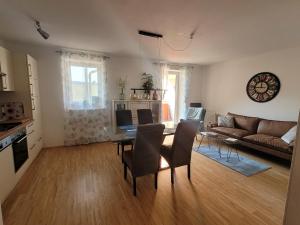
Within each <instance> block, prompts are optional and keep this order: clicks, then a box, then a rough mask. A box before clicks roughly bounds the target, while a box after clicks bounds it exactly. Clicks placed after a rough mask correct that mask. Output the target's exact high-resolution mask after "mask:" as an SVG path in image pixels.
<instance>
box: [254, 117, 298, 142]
mask: <svg viewBox="0 0 300 225" xmlns="http://www.w3.org/2000/svg"><path fill="white" fill-rule="evenodd" d="M296 125H297V123H296V122H289V121H276V120H261V121H260V122H259V125H258V129H257V133H258V134H266V135H270V136H274V137H279V138H280V137H282V136H283V135H284V134H285V133H286V132H288V131H289V130H290V129H291V128H292V127H294V126H296Z"/></svg>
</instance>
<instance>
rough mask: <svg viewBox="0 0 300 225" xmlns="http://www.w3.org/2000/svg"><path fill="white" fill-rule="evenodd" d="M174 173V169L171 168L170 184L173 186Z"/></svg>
mask: <svg viewBox="0 0 300 225" xmlns="http://www.w3.org/2000/svg"><path fill="white" fill-rule="evenodd" d="M174 172H175V169H174V168H171V183H172V184H174Z"/></svg>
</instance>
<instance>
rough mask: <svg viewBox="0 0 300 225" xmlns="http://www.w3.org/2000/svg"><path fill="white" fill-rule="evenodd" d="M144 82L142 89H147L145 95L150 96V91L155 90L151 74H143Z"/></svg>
mask: <svg viewBox="0 0 300 225" xmlns="http://www.w3.org/2000/svg"><path fill="white" fill-rule="evenodd" d="M142 82H143V84H142V87H143V88H144V89H145V93H146V94H149V95H150V91H151V90H152V89H153V76H152V75H151V74H149V73H143V74H142Z"/></svg>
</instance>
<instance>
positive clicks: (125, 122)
mask: <svg viewBox="0 0 300 225" xmlns="http://www.w3.org/2000/svg"><path fill="white" fill-rule="evenodd" d="M116 124H117V126H118V127H120V126H130V125H132V113H131V110H117V111H116ZM128 145H130V146H131V150H132V149H133V141H130V140H129V141H120V142H119V143H118V155H119V154H120V153H119V151H120V150H119V149H120V146H121V156H122V162H123V153H124V151H125V146H128Z"/></svg>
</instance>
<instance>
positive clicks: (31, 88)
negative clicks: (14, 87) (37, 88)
mask: <svg viewBox="0 0 300 225" xmlns="http://www.w3.org/2000/svg"><path fill="white" fill-rule="evenodd" d="M29 86H30V93H31V97H33V86H32V84H29Z"/></svg>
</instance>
